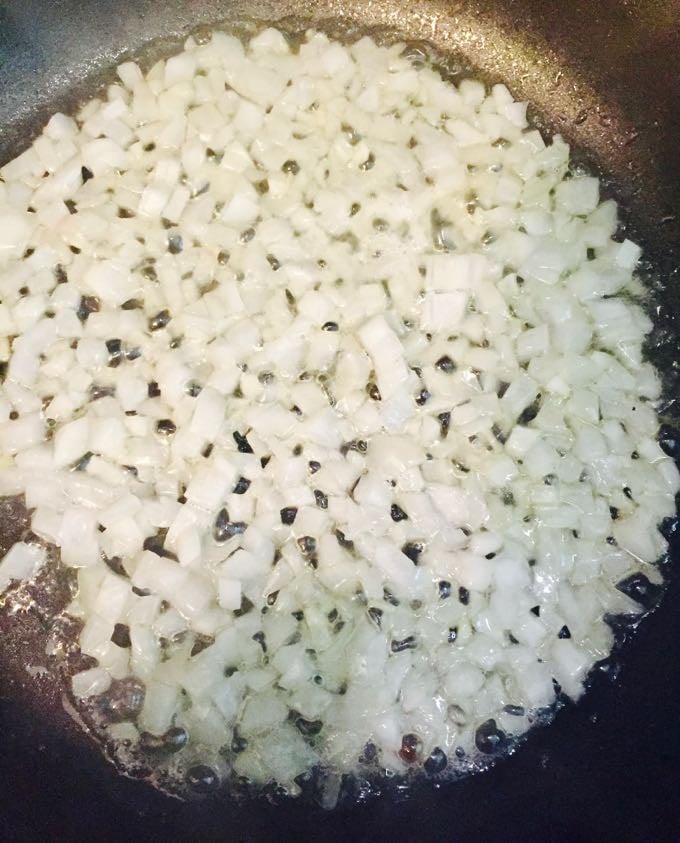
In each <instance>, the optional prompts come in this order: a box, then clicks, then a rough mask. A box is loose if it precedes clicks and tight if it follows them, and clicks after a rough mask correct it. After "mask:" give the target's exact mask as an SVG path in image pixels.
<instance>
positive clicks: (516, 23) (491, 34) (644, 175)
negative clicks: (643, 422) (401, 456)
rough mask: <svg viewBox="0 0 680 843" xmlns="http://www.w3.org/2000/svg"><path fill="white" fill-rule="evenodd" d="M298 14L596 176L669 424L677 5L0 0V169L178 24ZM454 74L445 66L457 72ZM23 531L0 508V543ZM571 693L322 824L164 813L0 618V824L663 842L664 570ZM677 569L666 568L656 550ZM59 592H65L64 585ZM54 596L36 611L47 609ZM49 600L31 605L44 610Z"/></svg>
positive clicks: (35, 834) (677, 169)
mask: <svg viewBox="0 0 680 843" xmlns="http://www.w3.org/2000/svg"><path fill="white" fill-rule="evenodd" d="M244 20H256V21H270V22H279V21H282V22H283V23H285V24H286V25H287V26H288V27H289V28H290V27H293V28H298V29H300V28H304V26H305V25H308V24H314V25H315V26H318V27H320V28H323V29H324V30H326V31H327V32H329V34H334V35H338V36H341V37H351V36H352V35H355V34H364V33H366V32H368V33H369V34H373V35H374V36H376V37H378V38H386V39H393V38H399V39H406V40H409V41H416V42H429V43H430V44H432V45H434V47H436V48H437V50H439V51H440V53H441V55H442V56H445V57H448V61H447V62H446V64H447V66H448V68H449V71H450V72H451V73H452V75H454V76H455V75H456V74H458V75H459V74H460V73H461V72H470V71H471V72H474V74H475V75H478V76H481V77H482V78H485V79H487V80H488V81H491V82H493V81H504V82H506V83H507V84H508V85H509V87H510V88H511V90H512V91H513V93H514V94H515V95H516V97H518V98H526V99H528V100H530V101H531V103H532V104H533V108H534V112H533V117H534V119H535V120H537V121H538V122H539V125H541V126H542V127H543V128H545V130H546V131H548V132H554V131H559V132H561V133H562V134H563V135H564V136H565V137H566V139H567V140H568V141H569V142H570V143H571V144H572V147H573V149H574V150H575V153H576V155H577V160H580V161H582V162H583V163H586V164H587V165H589V166H590V167H591V168H593V169H595V170H596V171H597V172H599V173H600V174H601V176H602V177H603V179H604V180H605V182H606V184H607V192H608V194H609V195H613V196H614V197H615V198H616V199H618V200H619V202H620V203H621V206H622V219H623V225H622V231H623V230H624V229H625V231H626V236H629V237H631V238H633V239H637V240H638V241H639V242H641V244H642V245H643V247H644V248H645V255H646V257H647V259H648V260H649V262H650V266H649V268H648V270H647V274H648V276H649V283H650V286H651V287H652V288H653V289H654V300H653V303H652V305H650V306H651V307H652V309H653V311H654V315H655V318H656V323H657V329H656V331H655V335H654V342H653V343H652V345H653V347H652V348H651V350H650V353H651V354H652V356H653V358H654V359H655V360H656V362H657V364H658V365H659V366H660V368H661V369H662V373H663V376H664V379H665V387H666V395H667V396H670V397H671V400H669V401H668V402H667V406H666V407H665V412H666V413H667V414H668V415H669V417H671V418H672V416H673V415H674V401H673V400H672V398H673V396H675V395H676V394H677V387H678V369H679V368H680V366H679V365H678V363H677V360H680V357H679V356H678V355H677V354H676V353H675V347H676V344H677V342H678V339H679V338H680V337H679V336H678V327H677V326H678V325H680V323H679V322H678V321H677V317H678V308H679V307H680V305H679V304H678V302H679V301H680V298H679V297H678V296H677V292H676V291H677V285H678V283H679V282H680V278H679V277H678V274H679V272H678V266H679V265H680V226H679V225H678V218H677V213H678V209H679V208H680V178H679V176H680V160H679V157H678V153H677V138H678V136H679V134H680V75H679V74H678V70H677V66H678V63H679V62H680V29H678V24H677V22H678V20H680V2H679V0H599V2H597V3H592V4H591V3H590V2H589V0H562V2H559V0H498V2H495V1H494V0H469V1H468V0H451V2H445V0H413V1H412V2H404V0H401V2H398V0H366V2H360V0H317V2H312V0H281V2H277V0H265V2H258V3H255V2H253V3H248V2H245V1H244V0H240V1H237V2H229V1H228V0H193V2H192V0H185V1H183V0H116V2H110V0H48V2H45V0H21V2H18V0H0V163H4V162H5V161H7V160H9V159H10V158H12V157H14V156H15V155H16V154H18V153H19V152H20V151H21V150H23V149H24V148H25V147H26V145H27V144H28V143H29V142H30V140H31V139H32V137H34V136H35V134H36V133H37V132H38V131H39V130H40V128H41V127H42V125H43V124H44V122H45V121H46V119H47V118H48V117H49V115H50V114H51V113H53V112H54V111H55V110H58V109H61V110H68V109H69V108H73V107H74V106H75V105H76V103H77V102H78V101H79V100H80V99H82V98H84V97H89V96H92V95H93V94H94V93H95V92H96V90H97V88H98V87H100V86H101V85H102V84H103V83H104V82H105V81H106V79H107V78H108V76H110V73H111V68H112V67H113V66H114V65H115V64H116V63H117V62H119V61H121V60H123V59H124V58H125V57H127V56H135V57H136V56H142V59H143V57H144V56H146V57H147V61H149V60H151V58H152V57H155V56H156V55H162V54H163V53H169V52H172V50H173V48H177V47H178V46H179V45H180V44H181V41H182V39H183V38H184V37H186V35H187V34H189V33H190V32H191V31H193V30H195V29H196V28H197V27H205V28H206V29H209V28H210V27H211V26H214V25H218V24H221V23H224V22H226V23H227V24H229V23H230V22H232V23H233V22H234V21H244ZM461 68H462V71H461V70H460V69H461ZM23 529H25V523H23V522H22V521H21V518H20V517H19V513H18V510H17V509H16V508H15V507H13V506H11V505H10V504H7V503H0V544H1V545H2V547H0V550H2V549H3V548H6V547H8V546H9V545H10V544H11V543H12V542H13V541H15V540H16V539H17V538H18V536H19V535H20V534H21V532H22V530H23ZM679 555H680V554H679V553H678V546H677V542H676V541H675V539H673V540H672V547H671V554H670V557H671V558H670V561H669V563H668V564H667V565H666V566H665V568H666V573H667V576H668V580H669V586H668V591H667V593H666V595H665V598H664V600H663V602H662V605H661V606H660V608H658V609H657V610H656V611H655V612H654V613H652V614H651V615H650V616H649V617H648V618H646V619H645V621H644V622H643V623H642V624H641V627H640V629H639V630H638V631H637V633H636V634H635V640H634V641H633V642H632V644H630V645H629V646H627V647H626V649H625V652H624V653H623V654H622V657H621V660H620V664H619V660H618V657H616V656H615V657H614V660H613V661H612V662H611V663H610V664H609V665H608V668H609V669H608V670H602V671H599V672H598V673H597V675H595V676H594V677H593V680H592V687H591V689H590V691H589V693H588V694H587V695H586V696H585V698H584V699H582V700H581V701H580V702H579V703H578V704H577V705H575V706H574V705H572V706H567V707H566V708H565V709H564V710H563V711H561V712H560V714H559V715H558V717H557V719H556V721H555V723H554V724H553V725H552V726H550V727H548V728H546V729H538V730H535V731H534V732H533V733H532V734H531V735H530V736H529V739H528V741H527V742H526V744H525V745H524V746H523V747H521V748H520V749H519V750H518V751H517V752H516V753H515V754H514V755H513V756H512V757H510V758H507V759H504V760H502V761H501V762H500V763H498V764H497V765H496V766H495V767H494V768H492V769H491V770H489V771H487V772H486V773H484V774H481V775H478V776H473V777H470V778H467V779H464V780H462V781H459V782H457V783H453V784H451V785H447V786H442V787H439V788H437V787H435V786H433V785H431V784H427V783H422V784H420V785H417V786H415V787H414V788H412V789H410V790H409V791H407V792H406V791H403V790H402V788H401V787H399V786H398V785H395V786H394V787H393V788H392V789H391V790H390V789H389V788H388V790H389V791H390V792H388V793H386V794H384V795H383V796H382V797H381V798H379V799H375V800H372V801H368V802H367V803H366V804H358V805H354V806H347V807H341V808H339V809H337V810H336V811H334V812H331V813H328V812H323V811H321V809H318V808H315V807H314V806H310V805H303V804H300V803H295V802H283V804H271V803H270V802H269V801H267V800H265V799H260V800H257V801H254V802H249V803H245V804H234V803H232V802H229V801H224V800H223V801H215V802H201V803H196V802H180V801H177V800H171V799H169V798H167V797H164V796H162V795H161V794H159V793H157V792H156V791H154V790H152V789H151V788H150V787H148V786H147V785H145V784H142V783H140V782H138V781H134V780H131V779H128V778H124V777H122V776H120V775H119V774H118V773H117V772H116V771H115V769H114V768H113V767H112V766H111V765H110V764H108V763H107V762H106V761H105V760H104V758H103V756H102V755H101V753H100V752H99V750H98V749H97V747H96V746H95V745H94V744H93V742H92V741H91V740H89V739H88V737H87V736H86V735H84V734H83V733H82V732H81V730H80V728H79V727H77V726H76V725H75V724H74V723H73V720H72V719H71V717H70V716H69V715H68V714H67V713H66V712H65V710H64V707H63V705H62V697H61V691H60V689H59V688H58V686H57V685H56V684H55V682H54V681H52V680H50V678H49V677H46V676H42V675H35V671H31V673H29V672H27V670H26V668H27V666H30V665H32V664H41V663H44V661H45V659H44V656H42V655H41V653H42V651H43V648H44V641H45V635H46V631H45V628H44V627H45V623H44V617H41V616H40V615H39V614H36V613H34V612H31V611H25V612H18V613H14V614H13V615H12V616H11V617H10V613H9V612H8V611H7V609H5V610H4V611H3V612H1V613H0V635H2V645H1V647H0V822H1V823H2V825H1V826H0V827H1V828H2V832H1V834H2V837H3V838H4V839H6V840H23V841H26V840H35V839H44V840H90V839H98V840H119V839H134V840H160V839H164V840H212V839H222V840H248V841H253V840H261V839H265V838H271V837H275V838H276V839H277V840H289V839H290V840H311V839H321V838H323V839H325V840H367V841H368V840H383V839H389V838H392V839H395V840H413V841H421V840H535V839H544V840H552V839H555V840H566V839H568V840H594V839H598V838H600V839H605V840H617V841H626V840H631V841H637V840H646V839H655V840H671V839H676V840H677V839H678V837H680V784H679V782H680V776H679V775H678V772H679V771H680V718H678V715H677V704H678V700H679V699H680V660H679V659H678V657H677V653H676V642H677V641H678V640H680V614H679V613H678V612H677V611H676V609H675V606H676V605H677V602H678V601H679V600H680V577H678V576H677V575H673V570H672V569H673V566H674V560H673V558H672V557H673V556H676V557H677V556H679ZM675 564H677V559H676V560H675ZM62 592H63V589H62ZM62 592H60V591H59V588H58V587H55V588H53V590H52V591H51V592H50V600H52V601H53V602H54V604H55V605H56V604H58V603H59V601H62V602H63V600H64V599H65V595H64V593H62ZM48 602H49V601H48Z"/></svg>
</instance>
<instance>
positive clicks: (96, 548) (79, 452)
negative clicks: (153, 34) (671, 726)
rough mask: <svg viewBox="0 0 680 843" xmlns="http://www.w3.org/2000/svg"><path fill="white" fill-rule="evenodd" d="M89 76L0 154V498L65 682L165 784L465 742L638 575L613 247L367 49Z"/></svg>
mask: <svg viewBox="0 0 680 843" xmlns="http://www.w3.org/2000/svg"><path fill="white" fill-rule="evenodd" d="M118 77H119V80H120V81H119V82H118V83H117V84H113V85H111V86H110V87H109V88H108V91H107V92H106V95H105V97H103V98H102V99H95V100H92V101H91V102H89V103H87V104H86V105H85V106H84V107H83V108H82V110H81V111H80V113H79V114H78V116H77V119H72V118H70V117H66V116H64V115H62V114H57V115H55V116H54V117H53V118H52V119H51V120H50V121H49V123H48V124H47V126H46V128H45V130H44V133H43V134H42V135H41V136H40V137H39V138H38V139H37V140H36V141H35V143H34V144H33V145H32V146H31V147H30V148H29V149H28V150H27V151H26V152H24V153H23V154H22V155H20V156H19V157H18V158H16V159H15V160H14V161H12V162H10V163H9V164H7V165H6V166H5V167H4V168H3V169H2V170H1V171H0V172H1V175H2V181H1V182H0V271H1V273H2V289H3V293H2V303H1V304H0V359H2V360H6V361H7V362H6V364H4V370H5V371H4V383H3V385H2V392H1V395H0V452H1V454H2V460H3V466H4V467H3V470H2V471H1V472H0V493H1V494H4V495H16V494H22V495H25V500H26V505H27V507H28V508H29V510H30V511H31V512H32V522H31V523H32V530H33V532H34V533H35V534H37V536H39V537H40V538H41V539H42V540H43V541H44V543H45V546H46V545H48V544H54V545H56V546H58V548H59V549H60V553H61V559H62V561H63V563H64V564H65V565H66V566H69V567H71V568H75V569H77V577H78V586H79V590H78V595H77V597H76V599H75V600H74V601H73V603H72V604H71V605H70V606H69V609H68V611H69V613H70V614H71V615H73V616H75V617H77V618H80V619H81V620H82V624H83V626H82V631H81V632H80V638H79V644H80V649H81V651H82V653H83V654H85V655H87V656H90V657H92V658H93V659H94V660H96V662H92V663H93V664H96V666H94V667H91V668H88V669H87V670H84V671H81V672H80V673H77V674H76V675H74V676H73V677H72V691H73V694H74V695H75V697H76V698H78V699H82V700H90V702H92V701H94V703H95V704H96V705H99V709H100V710H101V711H104V712H105V713H107V714H108V715H109V720H108V722H107V725H106V731H107V735H108V737H109V738H110V739H111V740H113V741H114V742H116V741H117V742H118V744H119V746H120V747H121V748H122V747H125V746H132V747H133V748H134V747H137V748H138V749H139V751H141V752H146V753H148V756H149V757H153V758H155V759H156V761H155V763H156V764H157V765H158V766H159V767H162V768H164V769H166V770H167V771H168V774H172V775H175V776H178V777H184V778H186V780H187V781H188V782H189V784H190V785H191V786H192V787H194V788H195V789H196V790H199V791H201V790H203V791H207V790H211V789H213V788H214V787H217V786H218V785H219V784H220V783H221V782H222V781H224V780H225V779H229V778H230V777H245V778H246V779H248V780H250V781H253V782H255V783H267V782H272V781H276V782H278V783H279V784H280V785H281V786H283V787H284V788H286V789H287V791H288V792H289V793H291V794H295V793H298V792H299V790H300V787H299V784H300V781H301V779H300V777H301V776H302V777H304V775H306V774H308V773H309V771H310V770H311V769H312V768H314V767H317V766H320V767H321V768H322V769H323V770H325V771H326V772H327V790H326V796H325V797H324V799H325V804H328V805H332V804H333V801H334V799H335V796H337V789H338V786H339V775H341V774H344V773H347V772H352V771H354V772H358V773H361V771H363V772H364V773H365V772H366V771H367V770H371V769H375V770H386V771H390V772H393V773H404V772H406V771H408V770H415V769H423V768H424V770H425V772H426V774H428V775H437V776H441V775H445V774H449V773H450V772H452V771H456V770H460V769H463V768H465V767H466V765H468V766H469V765H470V764H471V763H472V762H471V759H475V758H476V757H477V756H478V754H479V753H482V754H491V753H493V752H494V751H495V750H497V749H499V748H502V747H503V746H505V745H506V744H507V742H508V741H509V740H510V739H511V738H512V737H516V736H519V735H521V734H522V733H524V732H525V731H526V730H527V729H528V728H529V725H530V724H531V722H533V720H534V719H535V717H536V716H537V714H538V713H539V712H540V711H541V710H543V709H545V708H546V707H549V706H551V705H552V704H553V703H554V701H555V694H556V687H557V688H558V691H559V688H561V690H562V692H564V693H565V694H567V695H568V696H570V697H572V698H577V697H578V696H579V695H580V694H581V693H582V690H583V684H584V680H585V679H586V677H587V675H588V672H589V669H590V668H591V667H592V665H593V664H594V663H595V662H597V661H598V660H600V659H602V658H604V657H605V656H607V654H608V653H609V652H610V650H611V647H612V643H613V638H612V632H611V630H610V627H609V626H608V625H607V623H606V622H605V615H609V614H617V613H628V614H635V613H638V612H640V611H641V606H640V600H641V598H640V594H641V592H642V591H645V592H646V593H647V594H649V593H650V592H653V591H655V589H658V587H659V585H658V584H659V583H660V582H661V577H660V575H659V574H658V572H657V570H656V568H655V567H654V563H655V562H656V560H657V559H658V558H659V557H660V556H661V555H662V554H663V553H664V551H665V549H666V541H665V539H664V538H663V536H662V535H661V534H660V533H659V531H658V529H657V524H658V523H659V522H660V521H661V519H663V518H664V517H666V516H670V515H672V514H673V513H674V511H675V508H674V495H675V493H676V492H677V491H678V488H679V487H680V483H679V482H678V471H677V469H676V467H675V464H674V462H673V461H672V460H671V459H668V458H667V457H666V456H665V454H664V453H663V451H662V450H661V449H660V447H659V445H658V443H657V430H658V420H657V416H656V413H655V410H654V401H655V400H656V399H657V398H658V397H659V392H660V386H659V380H658V377H657V374H656V372H655V370H654V369H653V367H652V366H651V364H650V363H648V362H645V361H644V360H643V356H642V350H641V348H642V342H643V340H644V337H645V334H646V333H648V332H649V331H650V330H651V323H650V321H649V319H648V318H647V316H646V315H645V314H644V312H643V310H642V309H641V307H640V306H639V305H638V304H636V303H635V299H636V297H639V295H640V293H641V289H642V288H641V285H640V283H639V281H638V280H636V278H635V276H634V270H635V266H636V263H637V261H638V259H639V256H640V250H639V248H638V247H637V246H636V245H634V244H633V243H631V242H630V241H628V240H624V241H623V242H616V241H614V240H613V239H612V237H613V235H614V233H615V231H616V228H617V219H616V207H615V205H614V203H613V202H611V201H604V202H600V196H599V185H598V180H597V179H596V178H593V177H590V176H587V175H585V174H583V173H581V172H577V171H573V170H570V168H569V149H568V147H567V145H566V144H565V143H564V142H563V141H562V139H561V138H560V137H559V136H557V137H555V138H553V139H552V142H551V143H547V144H546V143H545V142H544V140H543V139H542V137H541V135H540V134H539V133H538V131H536V130H533V129H531V128H528V127H527V122H526V118H525V111H526V107H525V104H524V103H519V102H515V101H513V99H512V96H511V95H510V93H509V92H508V90H507V89H506V88H505V87H504V86H503V85H496V86H494V87H493V89H492V90H491V91H487V90H485V87H484V86H483V85H482V84H481V83H479V82H476V81H472V80H466V81H463V82H461V83H460V85H459V86H458V87H454V86H452V85H451V84H448V83H446V82H444V81H443V80H442V79H441V77H440V76H439V75H438V74H437V73H436V72H435V70H433V69H432V68H431V67H420V66H418V67H415V66H414V65H413V64H412V63H411V61H410V60H409V57H408V55H405V54H403V47H402V46H401V45H395V46H392V47H379V46H377V45H376V44H375V43H374V42H373V41H371V40H370V39H368V38H363V39H361V40H360V41H357V42H356V43H354V44H352V45H350V46H343V45H341V44H340V43H337V42H335V41H331V40H329V39H328V38H327V37H326V36H324V35H322V34H320V33H318V32H310V33H308V35H307V37H306V39H305V40H304V41H303V43H302V44H301V46H300V47H299V50H292V49H291V48H290V46H289V43H288V42H287V40H286V38H285V37H284V36H283V35H282V34H281V33H280V32H278V31H276V30H274V29H268V30H266V31H264V32H262V33H260V34H259V35H258V36H256V37H254V38H253V39H252V40H251V41H250V42H249V44H248V45H247V47H244V46H243V45H242V43H241V42H240V41H239V40H237V39H236V38H233V37H230V36H228V35H225V34H222V33H215V34H214V35H213V36H212V38H211V39H210V40H209V41H207V42H206V43H202V44H200V45H199V44H198V43H196V41H194V40H193V39H189V40H188V42H187V43H186V49H185V51H184V52H182V53H181V54H180V55H177V56H174V57H173V58H170V59H168V60H167V61H165V62H163V61H161V62H159V63H158V64H156V65H155V66H154V67H153V68H152V69H151V71H150V72H149V73H148V74H147V75H146V76H144V75H143V74H142V72H141V71H140V69H139V68H138V66H137V65H136V64H133V63H130V62H127V63H125V64H123V65H121V66H120V67H119V68H118ZM44 559H45V549H44V546H38V545H35V544H31V543H28V544H27V543H19V544H16V545H15V546H14V547H13V548H12V549H11V550H10V552H9V553H8V554H7V555H6V556H5V558H4V559H3V560H2V562H1V563H0V588H6V587H7V586H8V584H9V583H10V582H11V581H12V580H15V579H25V578H28V577H30V576H32V575H33V574H34V573H35V572H36V571H37V570H39V568H40V566H41V565H42V564H43V563H44ZM635 597H637V598H638V599H637V600H635V599H633V598H635ZM643 602H644V601H643ZM122 751H123V750H122V749H121V752H122ZM329 771H330V772H329ZM328 782H330V784H328Z"/></svg>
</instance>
